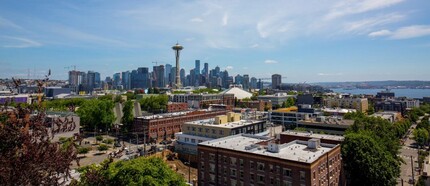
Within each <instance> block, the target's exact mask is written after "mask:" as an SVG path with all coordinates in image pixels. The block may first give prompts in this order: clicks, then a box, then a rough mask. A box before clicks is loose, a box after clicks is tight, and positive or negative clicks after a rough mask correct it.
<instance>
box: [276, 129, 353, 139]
mask: <svg viewBox="0 0 430 186" xmlns="http://www.w3.org/2000/svg"><path fill="white" fill-rule="evenodd" d="M282 134H288V135H292V136H303V137H309V138H316V139H329V140H336V141H343V140H344V139H345V138H344V137H343V136H336V135H329V134H315V133H309V132H300V131H289V130H287V131H285V132H282V133H281V135H282Z"/></svg>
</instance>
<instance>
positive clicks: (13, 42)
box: [2, 36, 42, 48]
mask: <svg viewBox="0 0 430 186" xmlns="http://www.w3.org/2000/svg"><path fill="white" fill-rule="evenodd" d="M2 38H4V39H6V41H4V42H5V43H7V44H4V45H2V47H4V48H30V47H40V46H42V44H41V43H39V42H37V41H34V40H31V39H27V38H22V37H10V36H3V37H2Z"/></svg>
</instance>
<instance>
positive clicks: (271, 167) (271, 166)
mask: <svg viewBox="0 0 430 186" xmlns="http://www.w3.org/2000/svg"><path fill="white" fill-rule="evenodd" d="M269 169H270V172H271V173H273V165H269Z"/></svg>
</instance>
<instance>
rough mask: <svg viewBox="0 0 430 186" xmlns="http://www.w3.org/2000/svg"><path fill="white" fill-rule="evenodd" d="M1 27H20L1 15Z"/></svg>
mask: <svg viewBox="0 0 430 186" xmlns="http://www.w3.org/2000/svg"><path fill="white" fill-rule="evenodd" d="M1 27H4V28H8V27H10V28H15V29H22V27H21V26H19V25H17V24H15V23H14V22H12V21H10V20H7V19H5V18H3V17H0V28H1Z"/></svg>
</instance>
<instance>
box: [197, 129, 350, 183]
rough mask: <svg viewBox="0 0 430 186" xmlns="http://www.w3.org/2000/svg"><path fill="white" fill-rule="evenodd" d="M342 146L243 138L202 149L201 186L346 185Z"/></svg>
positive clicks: (202, 145)
mask: <svg viewBox="0 0 430 186" xmlns="http://www.w3.org/2000/svg"><path fill="white" fill-rule="evenodd" d="M340 152H341V151H340V145H339V144H327V143H320V140H319V139H310V140H307V141H303V140H294V141H291V142H289V143H281V144H279V141H275V140H274V139H271V138H268V137H264V136H254V135H249V134H239V135H235V136H229V137H225V138H220V139H215V140H211V141H207V142H203V143H200V144H199V145H198V157H199V162H198V170H199V171H198V183H199V185H205V186H206V185H255V186H257V185H259V186H260V185H261V186H266V185H285V186H292V185H300V186H302V185H303V186H304V185H309V186H314V185H330V186H331V185H342V184H341V183H344V180H343V179H342V178H343V176H342V175H343V173H342V172H343V171H342V160H341V154H340Z"/></svg>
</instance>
